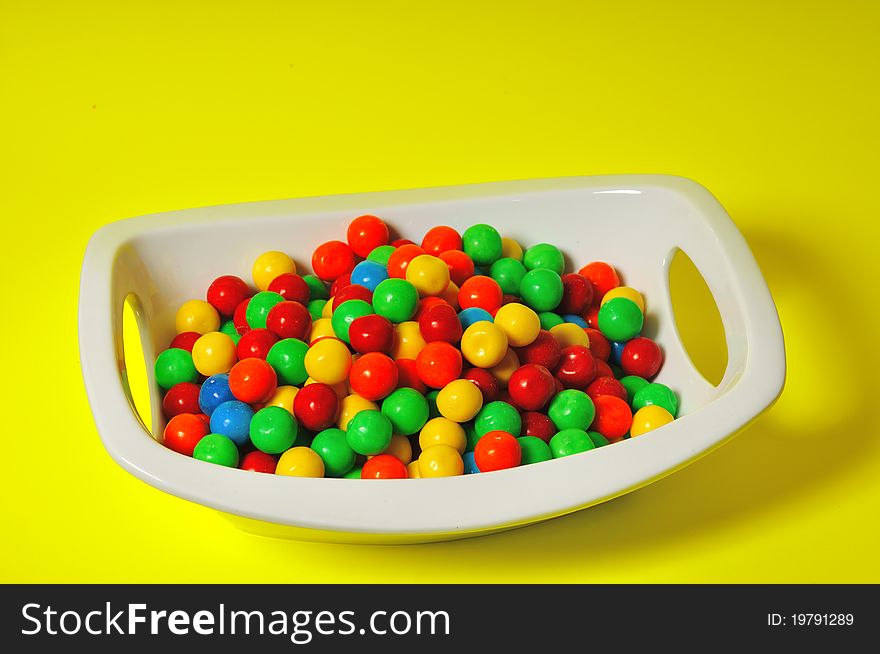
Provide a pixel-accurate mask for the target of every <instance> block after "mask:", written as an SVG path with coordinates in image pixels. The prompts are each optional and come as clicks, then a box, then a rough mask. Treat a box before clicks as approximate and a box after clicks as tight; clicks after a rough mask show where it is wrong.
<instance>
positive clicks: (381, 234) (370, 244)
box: [346, 215, 390, 258]
mask: <svg viewBox="0 0 880 654" xmlns="http://www.w3.org/2000/svg"><path fill="white" fill-rule="evenodd" d="M346 236H347V240H348V244H349V245H350V246H351V249H352V250H353V251H354V253H355V254H356V255H358V256H359V257H364V258H366V257H367V256H368V255H369V254H370V252H372V251H373V250H374V249H375V248H377V247H379V246H382V245H387V244H388V241H389V239H390V234H389V232H388V226H387V225H386V224H385V223H384V222H383V221H382V219H381V218H378V217H376V216H371V215H364V216H358V217H357V218H355V219H354V220H352V221H351V223H349V225H348V233H347V235H346Z"/></svg>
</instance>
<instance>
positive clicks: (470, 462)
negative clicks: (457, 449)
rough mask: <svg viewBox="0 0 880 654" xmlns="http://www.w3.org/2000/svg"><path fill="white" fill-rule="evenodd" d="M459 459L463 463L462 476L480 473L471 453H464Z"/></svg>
mask: <svg viewBox="0 0 880 654" xmlns="http://www.w3.org/2000/svg"><path fill="white" fill-rule="evenodd" d="M461 458H462V460H463V461H464V474H466V475H475V474H477V473H478V472H480V469H479V468H478V467H477V462H476V460H475V459H474V453H473V452H465V453H464V454H463V455H462V457H461Z"/></svg>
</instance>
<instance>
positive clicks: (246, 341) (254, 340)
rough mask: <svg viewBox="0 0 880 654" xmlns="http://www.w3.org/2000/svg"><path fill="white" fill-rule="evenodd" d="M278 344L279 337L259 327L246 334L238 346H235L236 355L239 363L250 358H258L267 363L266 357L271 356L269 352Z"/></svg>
mask: <svg viewBox="0 0 880 654" xmlns="http://www.w3.org/2000/svg"><path fill="white" fill-rule="evenodd" d="M277 342H278V336H276V335H275V334H274V333H273V332H270V331H269V330H268V329H262V328H259V327H258V328H257V329H252V330H250V331H249V332H247V333H246V334H242V337H241V338H240V339H239V341H238V345H236V346H235V354H236V355H237V356H238V360H239V361H241V360H243V359H248V358H250V357H256V358H257V359H263V360H264V361H265V359H266V357H267V356H269V350H271V349H272V346H273V345H275V343H277Z"/></svg>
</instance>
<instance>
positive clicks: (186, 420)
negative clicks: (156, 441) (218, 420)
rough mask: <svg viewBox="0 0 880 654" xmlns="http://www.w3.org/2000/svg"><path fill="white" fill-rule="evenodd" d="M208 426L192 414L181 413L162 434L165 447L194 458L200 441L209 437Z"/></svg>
mask: <svg viewBox="0 0 880 654" xmlns="http://www.w3.org/2000/svg"><path fill="white" fill-rule="evenodd" d="M208 433H209V432H208V425H206V424H205V423H204V421H203V420H200V419H199V418H197V417H196V416H195V415H194V414H192V413H179V414H177V415H175V416H173V417H172V418H171V420H169V421H168V424H167V425H165V431H164V432H163V433H162V442H163V443H164V445H165V447H167V448H168V449H170V450H174V451H175V452H178V453H180V454H185V455H186V456H192V455H193V450H194V449H195V447H196V445H197V444H198V442H199V441H200V440H202V439H203V438H204V437H205V436H207V435H208Z"/></svg>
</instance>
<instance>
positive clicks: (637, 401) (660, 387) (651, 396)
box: [632, 383, 678, 417]
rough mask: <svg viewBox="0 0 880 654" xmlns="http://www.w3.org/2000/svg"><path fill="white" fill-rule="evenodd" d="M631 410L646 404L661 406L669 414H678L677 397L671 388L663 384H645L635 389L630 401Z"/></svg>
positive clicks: (636, 409)
mask: <svg viewBox="0 0 880 654" xmlns="http://www.w3.org/2000/svg"><path fill="white" fill-rule="evenodd" d="M632 405H633V411H638V410H639V409H642V408H644V407H646V406H653V405H656V406H661V407H663V408H664V409H666V410H667V411H668V412H669V413H670V415H672V416H673V417H675V416H676V415H677V414H678V397H677V396H676V395H675V393H674V392H673V391H672V389H671V388H669V387H668V386H666V385H665V384H657V383H653V384H645V385H643V386H642V387H641V388H640V389H639V390H637V391H636V393H635V396H634V397H633V401H632Z"/></svg>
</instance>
